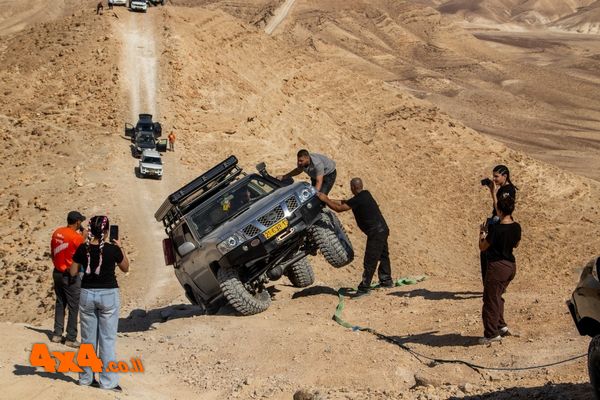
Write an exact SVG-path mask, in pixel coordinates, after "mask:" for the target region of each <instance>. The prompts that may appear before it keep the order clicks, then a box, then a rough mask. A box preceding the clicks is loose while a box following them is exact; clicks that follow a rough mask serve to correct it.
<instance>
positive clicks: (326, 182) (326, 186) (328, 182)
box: [310, 169, 337, 194]
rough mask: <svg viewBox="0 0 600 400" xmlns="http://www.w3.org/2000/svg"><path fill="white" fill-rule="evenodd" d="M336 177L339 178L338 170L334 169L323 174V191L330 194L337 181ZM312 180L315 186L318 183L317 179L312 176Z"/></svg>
mask: <svg viewBox="0 0 600 400" xmlns="http://www.w3.org/2000/svg"><path fill="white" fill-rule="evenodd" d="M335 178H337V170H335V169H334V170H333V171H331V172H330V173H328V174H327V175H324V176H323V184H322V185H321V190H320V192H321V193H325V194H329V192H331V189H333V184H334V183H335ZM310 182H311V184H312V185H313V186H315V185H316V184H317V180H316V179H314V178H310Z"/></svg>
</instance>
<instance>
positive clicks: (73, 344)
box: [65, 340, 81, 349]
mask: <svg viewBox="0 0 600 400" xmlns="http://www.w3.org/2000/svg"><path fill="white" fill-rule="evenodd" d="M80 345H81V343H79V342H78V341H77V340H67V341H65V346H68V347H73V348H74V349H76V348H78V347H79V346H80Z"/></svg>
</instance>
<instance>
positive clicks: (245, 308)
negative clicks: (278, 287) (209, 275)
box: [217, 268, 271, 315]
mask: <svg viewBox="0 0 600 400" xmlns="http://www.w3.org/2000/svg"><path fill="white" fill-rule="evenodd" d="M217 279H218V281H219V285H220V286H221V290H222V291H223V296H225V298H226V299H227V301H228V302H229V304H231V306H232V307H233V308H234V309H235V310H236V311H237V312H239V313H240V314H242V315H252V314H258V313H261V312H263V311H265V310H266V309H267V308H269V306H270V305H271V296H270V295H269V292H267V291H266V290H262V291H260V292H256V293H250V292H249V291H248V290H247V289H246V287H245V286H244V284H243V283H242V281H240V276H239V273H238V272H237V271H236V270H235V269H233V268H220V269H219V271H218V272H217Z"/></svg>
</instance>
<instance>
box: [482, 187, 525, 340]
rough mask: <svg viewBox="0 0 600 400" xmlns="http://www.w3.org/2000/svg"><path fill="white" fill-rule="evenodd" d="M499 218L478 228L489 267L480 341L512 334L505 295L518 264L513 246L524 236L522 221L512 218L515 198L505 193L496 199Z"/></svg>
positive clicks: (485, 280)
mask: <svg viewBox="0 0 600 400" xmlns="http://www.w3.org/2000/svg"><path fill="white" fill-rule="evenodd" d="M496 209H497V211H498V217H499V221H498V223H496V224H492V225H490V226H489V227H488V230H487V231H485V230H484V229H481V230H480V231H479V250H481V252H485V253H486V255H487V260H486V261H487V263H488V264H487V269H486V274H485V277H484V280H483V308H482V319H483V328H484V337H483V338H481V339H480V340H479V343H481V344H489V343H491V342H496V341H500V340H502V337H503V336H508V335H510V332H509V330H508V326H507V325H506V322H505V321H504V299H503V298H502V295H503V294H504V292H505V291H506V288H507V287H508V284H509V283H510V282H511V281H512V280H513V279H514V277H515V274H516V271H517V266H516V263H515V256H514V255H513V249H515V248H516V247H517V246H518V245H519V242H520V240H521V225H519V223H518V222H515V221H514V220H513V218H512V213H513V211H514V210H515V200H514V199H513V198H512V197H511V196H502V197H500V198H499V199H498V202H497V203H496Z"/></svg>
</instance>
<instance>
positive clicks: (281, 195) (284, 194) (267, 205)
mask: <svg viewBox="0 0 600 400" xmlns="http://www.w3.org/2000/svg"><path fill="white" fill-rule="evenodd" d="M307 187H310V184H308V183H307V182H295V183H293V184H292V185H290V186H285V187H282V188H279V189H276V190H275V191H273V193H271V194H270V195H268V196H266V197H263V198H262V199H260V200H259V201H257V202H256V203H254V204H252V205H251V206H250V207H249V208H248V209H247V210H246V211H244V212H243V213H242V214H240V215H238V216H237V217H235V218H234V219H232V220H230V221H227V222H225V223H224V224H223V225H221V226H219V227H218V228H217V229H215V230H214V231H212V232H211V233H209V234H208V235H206V236H204V237H203V238H202V241H206V240H209V241H213V240H216V241H219V242H220V241H222V240H225V239H227V238H228V237H229V236H230V235H231V234H232V233H234V232H238V231H240V230H242V229H244V228H245V227H246V226H247V225H248V224H250V223H251V222H252V221H254V220H256V219H257V218H258V217H260V216H262V215H264V214H266V213H268V212H269V211H271V210H272V209H274V208H275V207H277V206H278V205H279V204H281V203H282V202H284V201H285V200H287V199H288V198H289V197H290V196H292V195H293V194H295V193H296V192H300V191H301V190H302V189H304V188H307ZM315 196H316V195H315ZM296 197H297V195H296ZM313 197H314V196H313ZM311 198H312V197H311Z"/></svg>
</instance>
